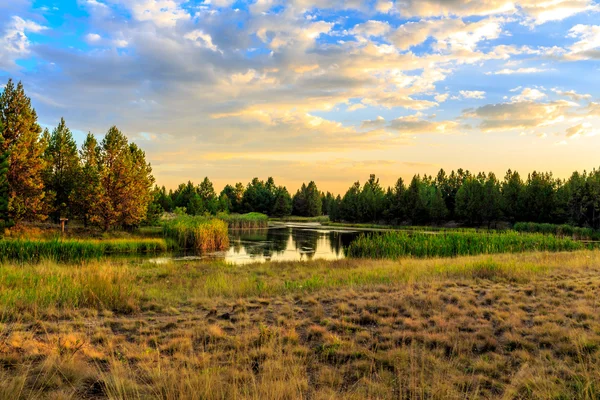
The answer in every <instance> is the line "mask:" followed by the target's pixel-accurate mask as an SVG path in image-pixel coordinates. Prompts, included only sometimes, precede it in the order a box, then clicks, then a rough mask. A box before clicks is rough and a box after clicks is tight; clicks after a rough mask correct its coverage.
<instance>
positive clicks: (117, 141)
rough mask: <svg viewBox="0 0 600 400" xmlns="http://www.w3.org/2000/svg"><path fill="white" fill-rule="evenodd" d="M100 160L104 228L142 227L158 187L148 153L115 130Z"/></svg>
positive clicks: (101, 149) (103, 145) (107, 139)
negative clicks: (156, 186)
mask: <svg viewBox="0 0 600 400" xmlns="http://www.w3.org/2000/svg"><path fill="white" fill-rule="evenodd" d="M99 160H100V170H99V171H100V186H101V191H100V192H101V194H102V201H101V203H100V207H99V214H100V215H99V217H100V220H101V221H102V222H101V223H102V227H103V228H104V230H108V229H110V228H111V227H113V226H123V227H132V226H135V225H138V224H139V223H140V222H141V221H143V219H144V217H145V216H146V212H147V208H148V203H149V202H150V201H151V196H150V189H151V188H152V184H153V183H154V178H153V177H152V168H151V167H150V164H147V163H146V157H145V154H144V152H143V151H142V150H141V149H139V148H138V147H137V146H136V145H135V144H129V143H128V141H127V138H126V137H125V135H123V133H121V131H119V130H118V129H117V127H115V126H113V127H112V128H110V129H109V130H108V132H107V134H106V136H105V137H104V139H103V141H102V144H101V146H100V157H99Z"/></svg>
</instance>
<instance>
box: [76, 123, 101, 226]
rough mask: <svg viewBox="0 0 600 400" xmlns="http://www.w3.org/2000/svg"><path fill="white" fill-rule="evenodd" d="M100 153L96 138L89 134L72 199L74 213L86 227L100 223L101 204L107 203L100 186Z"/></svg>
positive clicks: (83, 147)
mask: <svg viewBox="0 0 600 400" xmlns="http://www.w3.org/2000/svg"><path fill="white" fill-rule="evenodd" d="M99 152H100V148H99V147H98V142H97V141H96V138H95V137H94V135H92V134H91V133H88V135H87V137H86V138H85V141H84V142H83V145H82V146H81V150H80V152H79V156H80V168H79V170H78V174H77V180H76V182H75V187H74V188H73V191H72V193H71V197H70V203H71V207H72V210H73V213H74V214H75V215H77V216H79V217H80V218H81V219H82V220H83V224H84V226H86V227H87V226H88V225H89V224H98V223H100V204H101V203H102V202H103V201H105V196H104V193H103V192H102V187H101V186H100V169H99Z"/></svg>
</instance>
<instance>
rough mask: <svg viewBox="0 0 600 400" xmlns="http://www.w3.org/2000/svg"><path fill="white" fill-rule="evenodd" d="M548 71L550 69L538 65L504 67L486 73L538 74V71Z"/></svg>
mask: <svg viewBox="0 0 600 400" xmlns="http://www.w3.org/2000/svg"><path fill="white" fill-rule="evenodd" d="M546 71H548V69H545V68H536V67H529V68H517V69H510V68H504V69H501V70H498V71H494V72H486V73H485V74H486V75H515V74H538V73H541V72H546Z"/></svg>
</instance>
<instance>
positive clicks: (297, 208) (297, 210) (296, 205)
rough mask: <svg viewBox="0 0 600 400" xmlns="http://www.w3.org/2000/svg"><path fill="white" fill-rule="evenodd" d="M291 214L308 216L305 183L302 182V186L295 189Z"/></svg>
mask: <svg viewBox="0 0 600 400" xmlns="http://www.w3.org/2000/svg"><path fill="white" fill-rule="evenodd" d="M292 214H293V215H297V216H299V217H306V216H308V211H307V206H306V184H304V183H303V184H302V187H300V189H298V191H296V194H295V195H294V198H293V199H292Z"/></svg>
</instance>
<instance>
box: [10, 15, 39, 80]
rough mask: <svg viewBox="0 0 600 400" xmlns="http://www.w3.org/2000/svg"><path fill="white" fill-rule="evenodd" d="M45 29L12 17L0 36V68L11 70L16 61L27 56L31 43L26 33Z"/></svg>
mask: <svg viewBox="0 0 600 400" xmlns="http://www.w3.org/2000/svg"><path fill="white" fill-rule="evenodd" d="M46 29H48V28H47V27H45V26H42V25H40V24H38V23H36V22H34V21H31V20H25V19H23V18H21V17H19V16H13V17H12V18H11V20H10V21H9V23H8V25H7V26H6V28H5V30H4V33H3V35H2V36H0V68H6V69H13V68H14V67H15V61H16V60H18V59H21V58H24V57H26V56H27V55H28V54H29V52H30V45H31V43H30V41H29V38H28V37H27V33H30V32H31V33H39V32H41V31H43V30H46Z"/></svg>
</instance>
